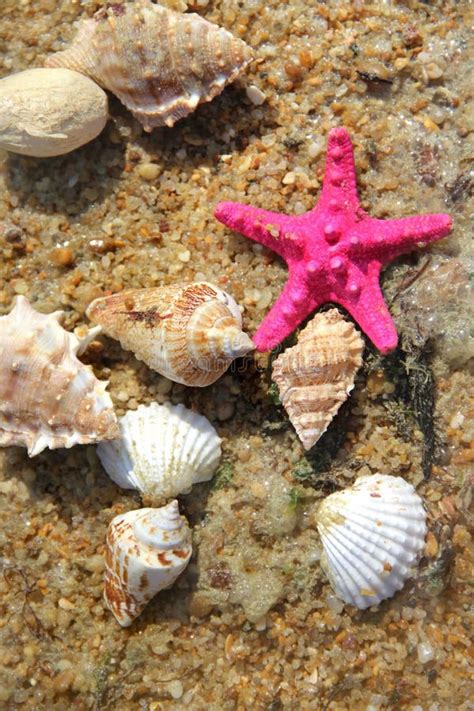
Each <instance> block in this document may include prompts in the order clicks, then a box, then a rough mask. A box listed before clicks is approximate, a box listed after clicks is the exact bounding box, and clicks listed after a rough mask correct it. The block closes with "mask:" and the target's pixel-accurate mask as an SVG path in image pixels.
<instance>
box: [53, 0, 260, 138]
mask: <svg viewBox="0 0 474 711" xmlns="http://www.w3.org/2000/svg"><path fill="white" fill-rule="evenodd" d="M253 56H254V55H253V52H252V50H251V49H250V47H248V46H247V45H246V44H245V42H243V41H242V40H240V39H236V38H235V37H233V35H231V34H230V33H229V32H227V31H226V30H224V29H223V28H221V27H218V26H217V25H214V24H212V23H210V22H207V20H204V19H203V18H202V17H200V16H199V15H195V14H181V13H177V12H174V11H173V10H168V9H167V8H165V7H161V6H160V5H154V4H153V3H151V2H149V1H148V0H141V1H139V2H133V3H125V4H123V5H119V4H111V5H107V6H106V7H104V8H102V9H101V10H99V11H98V12H97V13H96V14H95V15H94V17H93V19H90V20H85V21H84V22H83V23H82V26H81V28H80V30H79V33H78V35H77V36H76V38H75V40H74V41H73V43H72V45H71V47H70V48H69V49H66V50H64V51H63V52H58V53H57V54H54V55H52V56H51V57H48V59H47V60H46V65H47V66H48V67H68V68H70V69H74V70H76V71H79V72H83V73H84V74H86V75H87V76H89V77H91V78H92V79H94V81H96V82H97V83H98V84H100V86H102V87H103V88H104V89H108V90H109V91H111V92H112V93H113V94H115V95H116V96H117V97H118V98H119V99H120V101H121V102H122V103H123V104H125V106H126V107H127V108H128V109H129V110H130V111H131V112H132V114H133V115H134V116H135V118H137V119H138V121H140V123H141V124H142V125H143V127H144V129H145V131H151V130H152V129H153V128H156V127H157V126H173V125H174V123H175V122H176V121H178V120H179V119H182V118H183V117H184V116H187V115H188V114H190V113H191V112H192V111H194V109H195V108H196V106H197V105H198V104H201V103H203V102H206V101H211V99H213V98H214V97H215V96H217V95H218V94H220V93H221V91H222V89H223V88H224V87H225V86H226V85H227V84H230V83H231V82H233V81H234V79H236V78H237V76H238V75H239V74H240V73H241V72H242V71H243V70H244V69H245V67H246V66H247V65H248V64H249V63H250V62H251V61H252V59H253Z"/></svg>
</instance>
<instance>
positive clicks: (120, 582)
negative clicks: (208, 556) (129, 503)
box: [104, 501, 192, 627]
mask: <svg viewBox="0 0 474 711" xmlns="http://www.w3.org/2000/svg"><path fill="white" fill-rule="evenodd" d="M106 545H107V549H106V557H105V577H104V599H105V603H106V605H107V607H108V608H109V610H110V611H111V612H112V613H113V614H114V616H115V619H116V620H117V622H118V623H119V624H120V625H122V627H128V626H129V625H131V624H132V622H133V620H134V619H135V618H136V617H138V615H140V613H141V612H142V611H143V609H144V607H145V605H146V604H147V603H148V602H149V601H150V600H151V599H152V597H154V596H155V595H156V594H157V593H158V592H160V590H164V589H165V588H169V587H171V585H172V584H173V583H174V581H175V580H176V578H177V577H178V576H179V575H180V574H181V573H182V572H183V570H184V569H185V568H186V566H187V564H188V563H189V559H190V558H191V553H192V545H191V532H190V530H189V527H188V525H187V523H186V519H185V518H184V517H183V516H180V514H179V508H178V502H177V501H172V502H171V503H169V504H168V505H167V506H163V507H162V508H159V509H149V508H147V509H138V510H137V511H129V512H128V513H125V514H121V515H119V516H116V517H115V518H114V519H113V520H112V521H111V523H110V525H109V528H108V531H107V543H106Z"/></svg>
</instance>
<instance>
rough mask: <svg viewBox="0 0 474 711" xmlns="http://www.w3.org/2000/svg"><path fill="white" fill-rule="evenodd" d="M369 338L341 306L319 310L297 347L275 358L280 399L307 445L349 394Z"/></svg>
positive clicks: (327, 423) (323, 430)
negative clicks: (338, 309)
mask: <svg viewBox="0 0 474 711" xmlns="http://www.w3.org/2000/svg"><path fill="white" fill-rule="evenodd" d="M363 350H364V343H363V341H362V338H361V337H360V336H359V334H358V332H357V331H356V329H355V328H354V326H353V325H352V323H350V322H349V321H346V319H345V318H344V317H343V316H342V315H341V314H340V313H339V311H337V309H331V310H330V311H325V312H323V313H318V314H316V316H315V317H314V318H313V319H312V320H311V321H310V322H309V323H308V325H307V326H306V328H304V329H303V330H302V331H301V333H300V334H299V336H298V342H297V344H296V346H293V348H289V349H288V350H286V351H285V352H284V353H282V354H281V355H280V356H278V358H277V359H276V360H275V362H274V363H273V376H272V377H273V380H274V381H275V382H276V384H277V385H278V389H279V391H280V400H281V402H282V404H283V406H284V408H285V410H286V411H287V413H288V416H289V418H290V420H291V423H292V424H293V426H294V428H295V430H296V432H297V434H298V437H299V438H300V440H301V441H302V443H303V446H304V448H305V449H311V447H312V446H313V445H314V444H316V442H317V441H318V439H319V438H320V437H321V435H322V434H324V432H325V431H326V429H327V427H328V426H329V424H330V422H331V420H332V419H333V417H334V416H335V414H336V412H337V411H338V409H339V408H340V406H341V405H342V403H343V402H344V401H345V400H347V396H348V395H349V393H350V391H351V390H352V388H353V387H354V379H355V376H356V373H357V371H358V369H359V368H360V366H361V365H362V353H363Z"/></svg>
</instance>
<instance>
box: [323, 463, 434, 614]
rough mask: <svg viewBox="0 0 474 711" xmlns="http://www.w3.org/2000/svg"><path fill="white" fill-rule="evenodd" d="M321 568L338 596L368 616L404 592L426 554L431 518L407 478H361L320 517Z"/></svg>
mask: <svg viewBox="0 0 474 711" xmlns="http://www.w3.org/2000/svg"><path fill="white" fill-rule="evenodd" d="M317 526H318V530H319V533H320V535H321V540H322V543H323V548H324V553H323V556H322V558H321V564H322V566H323V568H324V570H325V572H326V574H327V576H328V578H329V581H330V583H331V585H332V587H333V589H334V591H335V593H336V595H338V596H339V597H340V598H342V599H343V600H344V601H345V602H346V603H348V604H350V605H355V606H356V607H358V608H359V609H361V610H363V609H365V608H366V607H369V606H371V605H378V604H379V603H380V602H381V601H382V600H385V599H386V598H389V597H392V595H394V594H395V592H396V591H397V590H401V588H402V587H403V585H404V583H405V581H406V580H407V578H409V577H410V576H411V574H412V570H411V569H412V566H413V565H414V564H415V563H416V562H417V559H418V557H419V556H420V553H421V551H422V550H423V546H424V541H425V536H426V513H425V510H424V508H423V503H422V500H421V498H420V497H419V496H418V494H417V493H416V491H415V489H414V488H413V486H412V485H411V484H409V483H408V482H406V481H405V480H404V479H402V478H401V477H395V476H388V475H382V474H374V475H373V476H364V477H360V478H359V479H358V480H357V481H356V482H355V484H354V485H353V486H352V487H351V488H350V489H345V490H344V491H339V492H336V493H335V494H331V496H328V497H327V499H325V500H324V501H323V503H322V504H321V506H320V508H319V511H318V521H317Z"/></svg>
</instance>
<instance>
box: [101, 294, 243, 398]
mask: <svg viewBox="0 0 474 711" xmlns="http://www.w3.org/2000/svg"><path fill="white" fill-rule="evenodd" d="M87 315H88V317H89V318H90V319H91V321H92V322H94V323H96V324H99V325H100V326H102V328H103V330H104V332H105V333H106V334H107V335H108V336H111V337H112V338H116V339H117V340H118V341H120V343H121V345H122V347H123V348H126V349H127V350H131V351H133V353H134V354H135V355H136V357H137V358H139V359H140V360H143V361H144V362H145V363H146V364H147V365H148V366H149V367H150V368H152V369H153V370H156V371H157V372H158V373H161V374H162V375H165V376H166V377H167V378H170V379H171V380H174V381H175V382H177V383H182V384H184V385H194V386H199V387H204V386H205V385H209V384H210V383H213V382H214V381H216V380H217V379H218V378H219V377H220V376H221V375H222V374H223V373H224V372H225V371H226V370H227V368H228V367H229V365H230V364H231V363H232V361H233V360H234V359H235V358H237V357H240V356H243V355H245V354H246V353H248V352H249V351H251V350H253V348H254V345H253V343H252V341H251V340H250V338H249V337H248V336H247V335H246V334H245V333H244V332H243V331H242V316H241V314H240V310H239V307H238V306H237V304H236V303H235V301H234V300H233V299H232V297H231V296H229V294H226V293H225V291H222V289H219V287H217V286H214V285H213V284H209V283H208V282H193V283H191V284H186V285H184V286H165V287H159V288H156V289H131V290H128V291H122V292H120V293H119V294H114V295H112V296H106V297H103V298H99V299H96V300H95V301H93V302H92V303H91V304H90V306H89V307H88V309H87Z"/></svg>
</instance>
